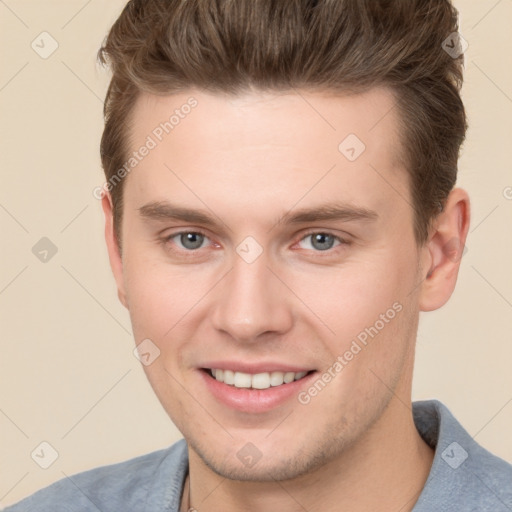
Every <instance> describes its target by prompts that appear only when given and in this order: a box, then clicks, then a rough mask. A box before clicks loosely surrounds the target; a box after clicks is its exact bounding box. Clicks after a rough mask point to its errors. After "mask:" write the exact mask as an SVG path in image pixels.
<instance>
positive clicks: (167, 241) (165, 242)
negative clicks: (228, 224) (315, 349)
mask: <svg viewBox="0 0 512 512" xmlns="http://www.w3.org/2000/svg"><path fill="white" fill-rule="evenodd" d="M190 233H193V234H195V235H201V236H203V237H205V238H207V239H208V240H209V237H208V235H207V234H206V233H205V232H204V231H201V230H200V229H194V230H186V231H177V232H176V233H171V234H170V235H166V236H165V237H163V238H162V239H161V243H162V244H163V245H164V246H172V245H173V244H171V240H172V239H173V238H175V237H177V236H179V235H185V234H190ZM315 234H322V235H328V236H332V237H333V238H334V239H335V240H336V241H338V242H339V244H338V245H335V246H334V247H332V248H331V249H327V250H325V251H314V250H313V251H314V252H315V253H317V254H319V255H320V257H328V256H331V255H332V254H333V253H335V252H337V250H338V249H339V248H342V247H343V246H348V245H350V242H349V241H348V240H345V239H344V238H341V237H340V236H338V235H335V234H334V233H331V232H330V231H321V230H318V229H312V230H310V231H308V232H306V233H304V234H303V235H302V236H301V238H299V240H297V242H295V243H294V245H295V244H297V243H299V242H302V241H303V240H304V239H305V238H307V237H308V236H311V235H315ZM200 249H203V248H200ZM200 249H192V250H191V249H181V248H179V249H175V248H174V247H171V250H172V252H179V253H181V254H186V257H188V258H194V257H195V256H196V255H197V253H198V252H199V251H200ZM306 250H312V249H306Z"/></svg>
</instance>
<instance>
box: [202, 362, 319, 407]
mask: <svg viewBox="0 0 512 512" xmlns="http://www.w3.org/2000/svg"><path fill="white" fill-rule="evenodd" d="M199 373H200V374H201V377H202V379H203V381H204V383H205V384H206V386H207V388H208V389H209V391H210V392H211V394H212V395H213V396H214V397H215V398H216V399H217V400H218V401H219V402H221V403H223V404H224V405H227V406H228V407H230V408H232V409H237V410H239V411H243V412H250V413H258V412H267V411H270V410H272V409H275V408H276V407H279V406H280V405H283V404H284V403H285V402H287V401H288V400H290V399H291V398H296V397H297V396H298V394H299V393H300V391H301V390H303V389H305V387H307V384H308V383H309V381H310V380H311V379H312V378H314V376H315V375H316V372H311V373H310V374H308V375H306V376H305V377H303V378H302V379H299V380H294V381H293V382H290V383H288V384H282V385H281V386H271V387H269V388H267V389H252V388H236V387H235V386H229V385H228V384H224V383H223V382H219V381H218V380H216V379H214V378H213V377H212V376H211V375H210V374H209V373H208V372H206V371H205V370H199Z"/></svg>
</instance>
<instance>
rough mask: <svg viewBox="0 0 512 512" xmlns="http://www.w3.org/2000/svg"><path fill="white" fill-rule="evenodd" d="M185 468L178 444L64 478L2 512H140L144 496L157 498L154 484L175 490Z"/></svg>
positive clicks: (182, 449)
mask: <svg viewBox="0 0 512 512" xmlns="http://www.w3.org/2000/svg"><path fill="white" fill-rule="evenodd" d="M187 467H188V457H187V449H186V443H185V441H184V440H180V441H178V442H177V443H175V444H173V445H172V446H171V447H169V448H166V449H164V450H158V451H156V452H152V453H149V454H146V455H142V456H140V457H136V458H134V459H130V460H127V461H124V462H120V463H117V464H112V465H108V466H102V467H99V468H95V469H91V470H89V471H85V472H83V473H78V474H76V475H72V476H67V477H66V478H63V479H62V480H59V481H58V482H55V483H54V484H52V485H50V486H48V487H46V488H44V489H41V490H40V491H37V492H36V493H34V494H32V495H31V496H29V497H28V498H25V499H24V500H22V501H20V502H19V503H17V504H15V505H12V506H10V507H7V508H6V509H4V512H29V511H30V512H61V511H62V512H64V511H65V512H75V511H76V512H89V511H91V512H92V511H94V512H97V511H98V510H140V511H142V510H144V509H145V507H146V503H147V500H148V496H150V497H151V498H152V499H153V498H154V499H156V498H157V496H153V492H152V491H153V490H154V487H155V484H156V482H157V481H159V480H161V479H162V478H164V479H165V480H167V481H168V483H169V484H171V485H172V481H173V479H174V480H175V481H176V486H178V484H180V483H181V480H182V479H183V478H184V473H185V472H186V468H187ZM162 472H164V473H165V476H163V475H162ZM180 490H181V488H180ZM150 491H151V492H150ZM157 491H158V489H157Z"/></svg>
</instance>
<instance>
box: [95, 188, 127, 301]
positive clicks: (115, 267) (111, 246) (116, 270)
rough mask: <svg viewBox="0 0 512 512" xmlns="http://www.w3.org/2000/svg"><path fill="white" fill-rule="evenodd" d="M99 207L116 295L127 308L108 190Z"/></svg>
mask: <svg viewBox="0 0 512 512" xmlns="http://www.w3.org/2000/svg"><path fill="white" fill-rule="evenodd" d="M101 207H102V208H103V213H104V214H105V242H106V243H107V251H108V258H109V260H110V268H111V269H112V273H113V274H114V279H115V281H116V285H117V296H118V297H119V300H120V301H121V303H122V304H123V306H124V307H125V308H128V301H127V300H126V293H125V289H124V278H123V261H122V258H121V254H120V252H119V247H118V244H117V239H116V235H115V231H114V215H113V206H112V197H111V196H110V193H109V192H106V191H103V193H102V197H101Z"/></svg>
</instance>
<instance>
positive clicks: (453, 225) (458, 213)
mask: <svg viewBox="0 0 512 512" xmlns="http://www.w3.org/2000/svg"><path fill="white" fill-rule="evenodd" d="M469 217H470V213H469V197H468V194H467V193H466V191H464V190H462V189H460V188H455V189H453V190H452V191H451V193H450V195H449V196H448V199H447V201H446V205H445V207H444V208H443V211H442V212H441V213H440V214H439V215H438V216H437V218H436V219H435V221H434V224H433V226H432V229H431V231H430V234H429V239H428V241H427V243H426V244H425V246H424V248H423V249H422V250H423V253H424V254H423V258H422V260H423V262H424V266H423V269H422V272H423V278H424V281H423V283H422V285H421V291H420V297H419V305H420V310H421V311H433V310H435V309H438V308H440V307H441V306H443V305H444V304H445V303H446V302H447V301H448V299H449V298H450V296H451V294H452V292H453V290H454V288H455V283H456V281H457V275H458V273H459V267H460V261H461V258H462V255H463V252H464V247H465V245H464V244H465V243H466V237H467V234H468V229H469Z"/></svg>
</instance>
